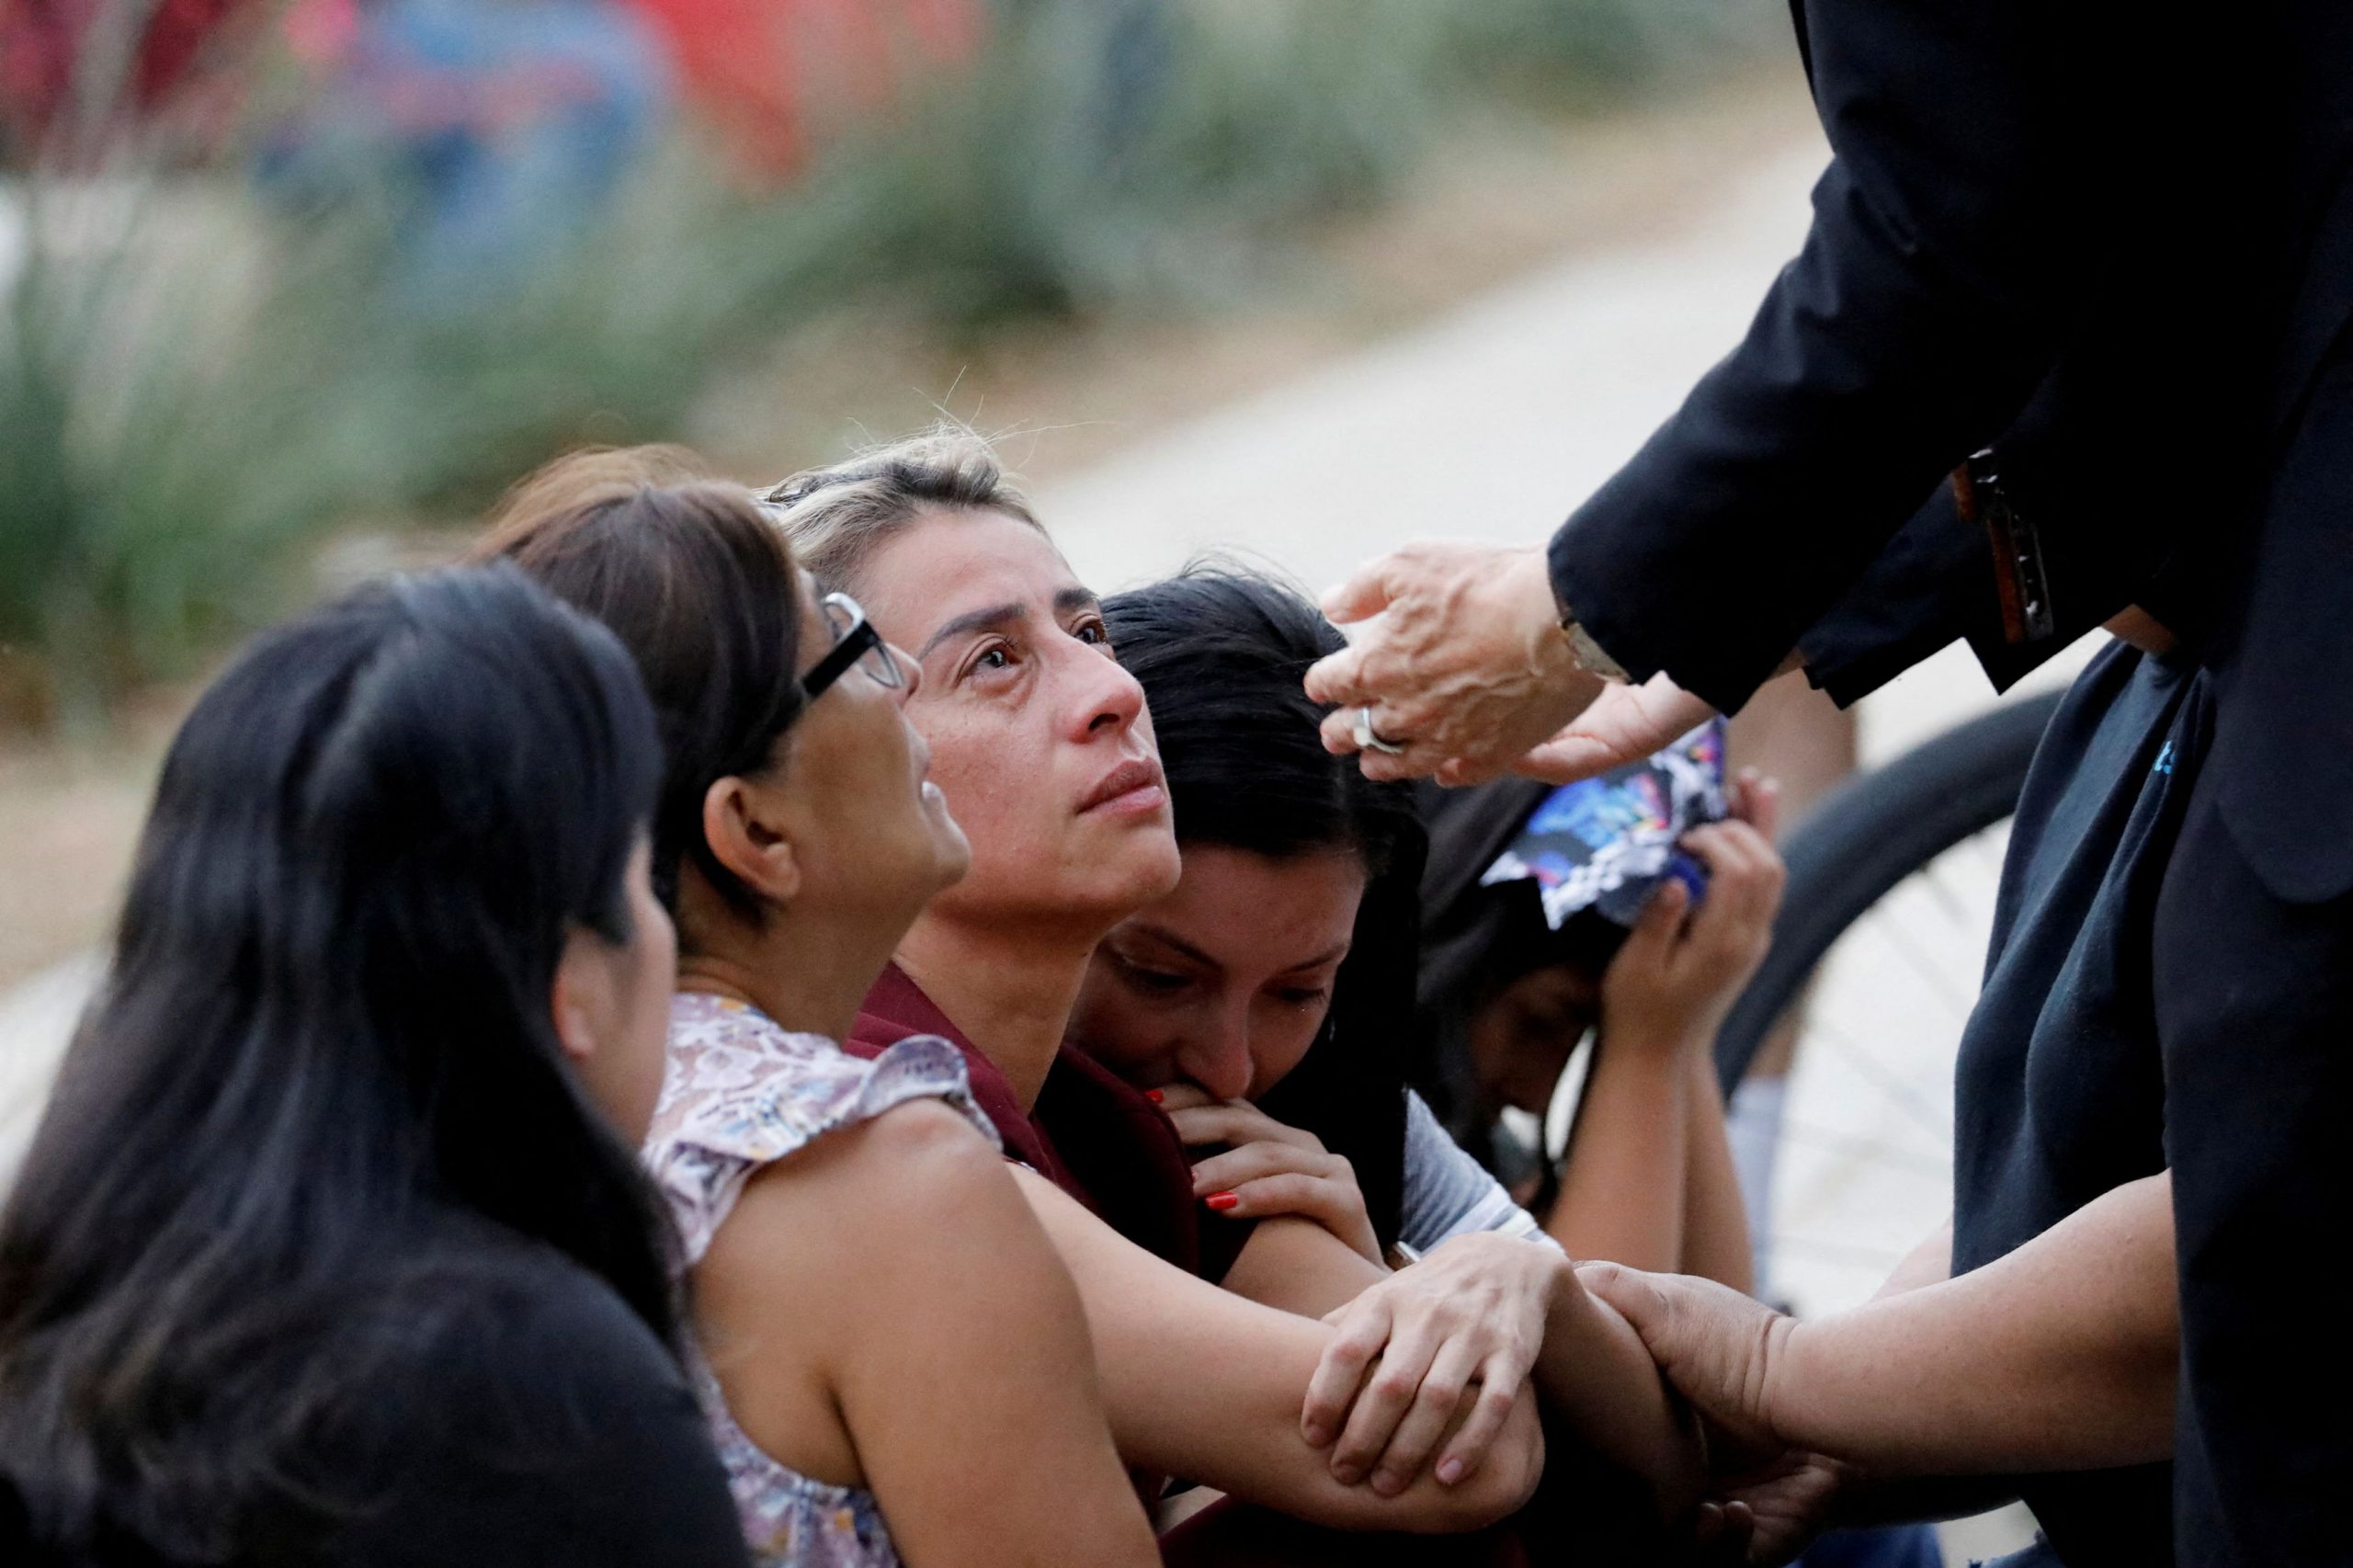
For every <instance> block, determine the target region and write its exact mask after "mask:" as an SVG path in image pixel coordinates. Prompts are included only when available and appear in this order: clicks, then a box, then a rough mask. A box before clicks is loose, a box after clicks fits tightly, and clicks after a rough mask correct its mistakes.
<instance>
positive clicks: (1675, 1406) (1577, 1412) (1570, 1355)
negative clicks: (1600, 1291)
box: [1532, 1243, 1705, 1518]
mask: <svg viewBox="0 0 2353 1568" xmlns="http://www.w3.org/2000/svg"><path fill="white" fill-rule="evenodd" d="M1532 1244H1534V1245H1541V1243H1532ZM1563 1274H1564V1275H1566V1276H1567V1282H1566V1285H1565V1287H1564V1288H1563V1290H1561V1291H1559V1292H1558V1294H1557V1295H1556V1297H1555V1299H1554V1301H1553V1305H1552V1310H1551V1312H1548V1313H1547V1314H1546V1318H1545V1325H1544V1348H1543V1350H1542V1351H1541V1352H1540V1354H1539V1355H1538V1357H1537V1358H1536V1366H1535V1369H1534V1371H1533V1373H1532V1379H1533V1381H1534V1382H1535V1385H1536V1389H1537V1392H1538V1393H1539V1394H1540V1395H1541V1396H1542V1398H1543V1400H1544V1403H1545V1407H1546V1409H1548V1410H1549V1411H1550V1412H1552V1415H1554V1416H1555V1417H1557V1418H1558V1419H1559V1420H1560V1421H1561V1422H1563V1423H1565V1424H1566V1425H1567V1426H1570V1427H1571V1428H1572V1429H1574V1431H1575V1432H1576V1433H1577V1435H1578V1436H1579V1437H1581V1438H1582V1439H1583V1440H1584V1441H1585V1443H1586V1446H1587V1447H1588V1448H1591V1449H1595V1450H1596V1451H1597V1452H1599V1453H1601V1454H1602V1455H1604V1456H1605V1457H1607V1458H1608V1459H1609V1460H1613V1461H1615V1462H1617V1463H1619V1464H1621V1465H1624V1466H1626V1467H1627V1468H1628V1469H1630V1470H1631V1471H1634V1472H1635V1473H1636V1474H1638V1475H1641V1476H1642V1477H1643V1479H1645V1480H1646V1481H1648V1482H1649V1483H1650V1484H1651V1487H1652V1490H1653V1493H1654V1495H1655V1496H1656V1497H1657V1499H1658V1505H1659V1512H1660V1515H1661V1517H1665V1518H1675V1517H1680V1516H1681V1514H1682V1512H1683V1511H1684V1510H1685V1509H1687V1508H1688V1507H1689V1506H1691V1505H1692V1504H1693V1503H1695V1502H1697V1501H1698V1499H1699V1494H1700V1490H1701V1486H1702V1483H1703V1482H1704V1480H1705V1460H1704V1456H1703V1455H1702V1453H1701V1451H1700V1447H1699V1436H1698V1429H1697V1427H1696V1426H1695V1425H1694V1424H1693V1423H1692V1421H1691V1419H1690V1417H1689V1415H1688V1412H1687V1411H1686V1410H1685V1408H1684V1406H1683V1404H1682V1403H1681V1402H1680V1401H1678V1400H1677V1399H1676V1398H1675V1397H1674V1396H1673V1395H1672V1394H1671V1393H1670V1392H1668V1390H1667V1386H1666V1381H1665V1379H1664V1378H1662V1377H1660V1376H1659V1370H1658V1368H1657V1366H1656V1365H1655V1364H1654V1362H1653V1361H1652V1360H1651V1356H1650V1352H1649V1351H1647V1350H1645V1349H1644V1348H1643V1341H1642V1336H1641V1335H1637V1334H1636V1333H1635V1332H1634V1331H1633V1329H1632V1328H1631V1327H1630V1326H1628V1324H1627V1323H1626V1320H1625V1319H1623V1318H1621V1317H1620V1316H1619V1315H1618V1314H1617V1313H1616V1312H1611V1311H1610V1310H1609V1309H1608V1307H1607V1306H1605V1305H1603V1304H1602V1303H1601V1302H1599V1301H1596V1300H1594V1298H1593V1297H1592V1295H1590V1294H1589V1293H1588V1292H1587V1291H1586V1290H1585V1288H1584V1287H1583V1286H1581V1285H1579V1284H1578V1283H1577V1281H1576V1277H1575V1275H1574V1272H1573V1271H1571V1270H1570V1269H1569V1267H1568V1266H1567V1265H1566V1263H1565V1261H1564V1262H1563Z"/></svg>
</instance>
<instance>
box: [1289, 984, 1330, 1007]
mask: <svg viewBox="0 0 2353 1568" xmlns="http://www.w3.org/2000/svg"><path fill="white" fill-rule="evenodd" d="M1275 994H1276V995H1277V996H1278V997H1279V998H1280V999H1281V1000H1283V1001H1285V1002H1288V1003H1290V1005H1291V1006H1294V1007H1313V1006H1315V1005H1316V1004H1318V1003H1320V1002H1322V1001H1323V1000H1324V998H1325V997H1326V996H1329V995H1330V994H1332V992H1331V988H1330V987H1329V986H1324V985H1317V986H1297V985H1295V986H1292V987H1291V988H1290V989H1289V990H1287V991H1278V992H1276V993H1275Z"/></svg>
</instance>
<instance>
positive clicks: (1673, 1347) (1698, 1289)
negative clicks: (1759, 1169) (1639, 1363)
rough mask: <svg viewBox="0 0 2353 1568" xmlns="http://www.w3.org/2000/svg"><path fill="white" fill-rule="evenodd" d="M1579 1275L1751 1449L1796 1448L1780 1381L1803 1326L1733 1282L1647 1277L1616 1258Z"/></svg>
mask: <svg viewBox="0 0 2353 1568" xmlns="http://www.w3.org/2000/svg"><path fill="white" fill-rule="evenodd" d="M1576 1273H1577V1280H1578V1282H1579V1283H1580V1284H1582V1285H1583V1286H1584V1287H1585V1288H1586V1290H1590V1291H1592V1292H1593V1293H1594V1295H1596V1296H1597V1297H1599V1298H1600V1299H1601V1300H1602V1301H1606V1302H1607V1303H1608V1305H1609V1307H1610V1308H1611V1310H1612V1311H1614V1312H1617V1314H1618V1315H1619V1316H1620V1317H1622V1318H1624V1319H1625V1320H1626V1322H1627V1323H1628V1324H1631V1325H1632V1327H1633V1330H1634V1332H1635V1333H1636V1334H1638V1335H1642V1340H1643V1347H1644V1348H1646V1349H1647V1350H1649V1351H1650V1353H1651V1359H1652V1360H1654V1361H1656V1362H1657V1363H1658V1369H1659V1371H1660V1372H1661V1373H1662V1374H1664V1375H1665V1378H1666V1381H1668V1382H1670V1383H1672V1384H1674V1385H1675V1389H1676V1392H1678V1393H1680V1394H1682V1396H1683V1397H1684V1398H1685V1399H1686V1400H1687V1401H1688V1402H1689V1403H1690V1404H1691V1406H1692V1408H1693V1409H1695V1410H1697V1411H1698V1412H1699V1414H1700V1415H1702V1416H1704V1417H1706V1419H1707V1420H1708V1422H1709V1424H1710V1425H1711V1426H1712V1427H1713V1428H1715V1429H1716V1430H1717V1431H1719V1432H1721V1433H1722V1434H1723V1436H1724V1437H1726V1438H1728V1439H1729V1440H1730V1441H1731V1442H1732V1443H1733V1444H1735V1445H1737V1446H1738V1447H1739V1448H1740V1449H1745V1450H1746V1452H1748V1453H1749V1454H1752V1455H1758V1456H1770V1455H1778V1454H1780V1453H1783V1452H1786V1451H1787V1450H1788V1449H1790V1448H1791V1447H1792V1445H1791V1444H1790V1441H1789V1439H1788V1438H1787V1437H1786V1436H1785V1435H1784V1434H1783V1433H1782V1432H1781V1430H1780V1428H1779V1414H1780V1413H1779V1410H1778V1409H1777V1408H1776V1401H1777V1398H1778V1397H1779V1388H1778V1386H1777V1384H1776V1381H1775V1380H1776V1379H1777V1377H1778V1376H1779V1367H1780V1361H1781V1358H1783V1357H1784V1356H1785V1355H1786V1353H1787V1350H1788V1346H1789V1340H1790V1334H1791V1332H1792V1331H1793V1330H1794V1329H1795V1328H1796V1326H1797V1325H1796V1324H1794V1323H1793V1322H1792V1321H1791V1320H1790V1319H1789V1318H1787V1317H1784V1316H1783V1315H1782V1314H1781V1313H1779V1312H1775V1311H1774V1310H1773V1309H1772V1308H1770V1307H1768V1306H1766V1305H1765V1304H1764V1303H1763V1302H1761V1301H1752V1300H1750V1299H1749V1298H1748V1297H1746V1296H1744V1295H1742V1294H1741V1293H1740V1292H1739V1291H1737V1290H1733V1288H1732V1287H1731V1286H1729V1285H1719V1284H1717V1283H1716V1282H1715V1281H1714V1280H1712V1279H1697V1278H1691V1277H1690V1276H1688V1275H1682V1274H1645V1273H1643V1271H1642V1270H1641V1269H1639V1268H1628V1267H1624V1266H1623V1265H1620V1264H1615V1263H1586V1264H1579V1265H1578V1266H1577V1271H1576Z"/></svg>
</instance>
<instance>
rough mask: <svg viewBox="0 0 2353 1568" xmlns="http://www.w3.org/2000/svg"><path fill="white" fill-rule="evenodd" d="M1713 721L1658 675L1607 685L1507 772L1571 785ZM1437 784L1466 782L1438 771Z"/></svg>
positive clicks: (1703, 706)
mask: <svg viewBox="0 0 2353 1568" xmlns="http://www.w3.org/2000/svg"><path fill="white" fill-rule="evenodd" d="M1715 715H1716V710H1714V709H1712V708H1711V707H1709V706H1708V703H1707V699H1704V698H1699V697H1694V696H1692V695H1691V694H1690V693H1689V692H1688V691H1686V690H1684V689H1683V688H1682V687H1679V686H1677V685H1676V684H1675V683H1674V682H1673V681H1671V680H1669V679H1667V678H1666V676H1665V674H1664V673H1662V674H1659V675H1654V676H1651V678H1650V679H1648V680H1646V681H1644V682H1643V684H1642V685H1640V686H1620V685H1619V684H1617V683H1615V682H1612V683H1611V684H1610V685H1608V686H1606V687H1603V688H1602V690H1601V695H1599V696H1598V697H1596V698H1595V699H1593V703H1592V706H1590V707H1588V708H1587V709H1586V710H1585V711H1584V712H1582V713H1580V714H1578V715H1577V716H1576V717H1575V718H1574V719H1573V720H1571V721H1570V722H1569V724H1568V727H1567V728H1565V729H1563V730H1562V731H1561V732H1560V733H1557V734H1555V735H1553V736H1552V738H1551V739H1550V740H1547V741H1545V742H1544V743H1543V744H1540V745H1537V746H1534V747H1532V748H1530V749H1529V752H1528V754H1527V755H1526V756H1522V757H1521V758H1520V759H1519V760H1518V762H1516V763H1514V764H1512V769H1511V770H1512V771H1513V772H1514V773H1519V774H1524V775H1526V776H1527V777H1529V778H1540V779H1542V780H1544V782H1546V783H1548V784H1573V783H1574V782H1575V781H1576V780H1578V779H1580V778H1593V777H1595V776H1596V775H1597V774H1602V773H1607V772H1608V771H1609V770H1610V769H1611V768H1613V767H1624V766H1625V765H1626V764H1627V763H1630V762H1639V761H1641V760H1642V759H1643V757H1646V756H1650V755H1651V753H1653V752H1654V751H1662V750H1664V749H1665V748H1666V747H1667V746H1669V745H1671V744H1674V743H1675V742H1676V741H1677V740H1678V739H1680V738H1681V737H1683V736H1684V735H1687V734H1688V733H1691V732H1692V731H1693V730H1696V729H1698V728H1699V726H1700V725H1701V724H1704V723H1706V722H1708V721H1709V720H1710V719H1712V718H1714V717H1715ZM1438 782H1439V783H1441V784H1461V783H1468V782H1470V780H1468V779H1461V778H1451V777H1449V774H1448V771H1447V769H1446V768H1444V767H1440V768H1439V769H1438Z"/></svg>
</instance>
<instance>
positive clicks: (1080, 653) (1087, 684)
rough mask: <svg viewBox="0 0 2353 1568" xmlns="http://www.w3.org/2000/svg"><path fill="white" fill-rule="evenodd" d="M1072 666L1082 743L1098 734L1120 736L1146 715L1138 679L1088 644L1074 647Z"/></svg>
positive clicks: (1074, 645) (1078, 725) (1074, 644)
mask: <svg viewBox="0 0 2353 1568" xmlns="http://www.w3.org/2000/svg"><path fill="white" fill-rule="evenodd" d="M1072 649H1073V657H1072V661H1071V662H1072V665H1073V666H1074V668H1075V669H1076V671H1077V672H1078V692H1077V695H1078V698H1079V702H1078V704H1077V706H1076V708H1075V710H1074V711H1075V712H1076V713H1077V715H1078V721H1079V722H1078V724H1077V733H1078V736H1079V738H1080V739H1082V740H1083V739H1085V738H1086V737H1087V736H1089V735H1092V734H1094V733H1096V732H1097V731H1098V730H1108V731H1110V732H1111V733H1114V734H1117V733H1120V732H1121V731H1123V730H1125V729H1127V728H1128V727H1129V726H1130V725H1131V724H1133V723H1134V722H1136V720H1137V719H1138V718H1139V717H1140V716H1142V713H1143V687H1142V686H1139V685H1138V684H1137V683H1136V677H1135V676H1131V675H1130V674H1129V673H1128V672H1127V671H1126V670H1125V669H1122V668H1121V667H1120V665H1119V664H1118V663H1117V662H1116V661H1114V660H1111V659H1107V658H1105V657H1104V656H1103V655H1102V654H1101V653H1097V652H1096V651H1095V650H1094V649H1092V648H1090V647H1088V646H1087V645H1086V644H1085V643H1080V642H1074V643H1073V644H1072Z"/></svg>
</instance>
